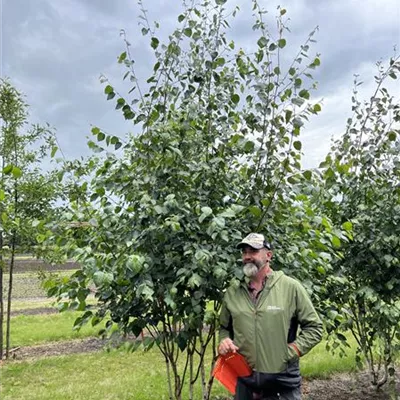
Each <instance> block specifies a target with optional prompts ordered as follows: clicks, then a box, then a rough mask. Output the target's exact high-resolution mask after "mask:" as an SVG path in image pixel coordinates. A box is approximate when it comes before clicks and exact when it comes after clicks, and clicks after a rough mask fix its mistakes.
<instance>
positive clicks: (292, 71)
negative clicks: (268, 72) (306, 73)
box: [289, 67, 296, 76]
mask: <svg viewBox="0 0 400 400" xmlns="http://www.w3.org/2000/svg"><path fill="white" fill-rule="evenodd" d="M295 73H296V69H295V68H293V67H291V68H290V69H289V75H291V76H293V75H294V74H295Z"/></svg>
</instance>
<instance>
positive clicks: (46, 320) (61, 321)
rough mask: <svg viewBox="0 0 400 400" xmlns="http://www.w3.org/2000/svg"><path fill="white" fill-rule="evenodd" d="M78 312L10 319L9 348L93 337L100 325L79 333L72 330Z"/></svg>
mask: <svg viewBox="0 0 400 400" xmlns="http://www.w3.org/2000/svg"><path fill="white" fill-rule="evenodd" d="M81 314H82V313H80V312H72V311H65V312H63V313H59V314H40V315H18V316H15V317H12V318H11V347H17V346H32V345H36V344H42V343H46V342H56V341H60V340H71V339H78V338H84V337H88V336H95V335H96V334H97V332H98V331H99V330H100V328H101V327H102V326H103V325H102V324H99V325H96V326H95V327H92V326H91V325H90V324H88V325H86V326H84V327H83V328H81V329H80V330H79V331H74V330H73V329H72V327H73V323H74V321H75V319H76V318H77V317H78V316H80V315H81Z"/></svg>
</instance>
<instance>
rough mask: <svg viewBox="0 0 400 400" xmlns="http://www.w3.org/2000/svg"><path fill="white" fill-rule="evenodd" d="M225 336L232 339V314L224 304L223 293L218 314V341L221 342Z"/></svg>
mask: <svg viewBox="0 0 400 400" xmlns="http://www.w3.org/2000/svg"><path fill="white" fill-rule="evenodd" d="M226 338H231V339H232V340H233V328H232V315H231V313H230V311H229V309H228V307H227V305H226V295H225V297H224V300H223V301H222V307H221V313H220V315H219V342H220V343H221V342H222V341H223V340H224V339H226Z"/></svg>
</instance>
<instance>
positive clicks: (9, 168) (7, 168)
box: [3, 164, 13, 175]
mask: <svg viewBox="0 0 400 400" xmlns="http://www.w3.org/2000/svg"><path fill="white" fill-rule="evenodd" d="M12 170H13V166H12V165H11V164H10V165H7V166H6V167H4V168H3V173H4V174H6V175H9V174H10V173H11V171H12Z"/></svg>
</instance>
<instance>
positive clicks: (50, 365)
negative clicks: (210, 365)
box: [2, 345, 355, 400]
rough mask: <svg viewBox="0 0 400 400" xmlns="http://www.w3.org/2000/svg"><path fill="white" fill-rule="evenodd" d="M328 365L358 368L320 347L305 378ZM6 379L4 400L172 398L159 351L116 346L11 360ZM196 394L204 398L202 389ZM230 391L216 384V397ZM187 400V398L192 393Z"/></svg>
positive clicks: (305, 367) (306, 362) (307, 360)
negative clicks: (33, 359) (84, 352)
mask: <svg viewBox="0 0 400 400" xmlns="http://www.w3.org/2000/svg"><path fill="white" fill-rule="evenodd" d="M347 359H348V360H347ZM329 360H330V362H329ZM343 360H347V361H346V362H343ZM328 369H329V371H330V374H331V373H332V371H342V372H344V371H349V370H353V369H355V365H354V359H353V358H352V357H347V358H346V359H340V358H339V357H332V356H330V355H328V354H327V353H326V352H325V350H324V346H323V345H320V346H318V347H316V348H315V349H314V350H313V352H312V353H310V354H309V355H307V356H305V357H304V359H303V360H302V371H303V375H304V376H305V377H316V376H320V374H319V371H320V372H321V373H322V376H324V375H325V374H326V373H328ZM3 382H4V387H3V397H2V398H3V399H4V400H11V399H12V400H17V399H20V400H23V399H32V400H33V399H38V400H39V399H40V400H61V399H62V400H67V399H71V400H72V399H74V400H80V399H82V400H83V399H85V400H95V399H96V400H97V399H104V400H108V399H119V400H124V399H126V400H127V399H135V400H160V399H165V400H167V399H168V388H167V381H166V372H165V365H164V360H163V358H162V357H161V355H160V353H159V352H158V351H157V350H156V349H153V350H151V351H150V352H146V353H144V352H142V351H140V350H139V351H137V352H135V353H132V354H131V353H127V352H125V351H123V350H114V351H111V352H109V353H107V352H105V351H102V352H99V353H92V354H81V355H69V356H62V357H51V358H46V359H42V360H37V361H33V362H11V363H7V364H5V366H4V367H3ZM196 393H197V398H198V399H200V398H201V395H200V388H199V387H198V388H197V392H196ZM227 394H228V393H227V391H226V390H225V389H224V388H223V387H222V386H221V385H220V384H219V383H218V382H216V383H215V386H214V389H213V396H214V397H216V396H222V395H227ZM183 398H184V399H185V398H188V396H187V392H186V394H184V396H183Z"/></svg>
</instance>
